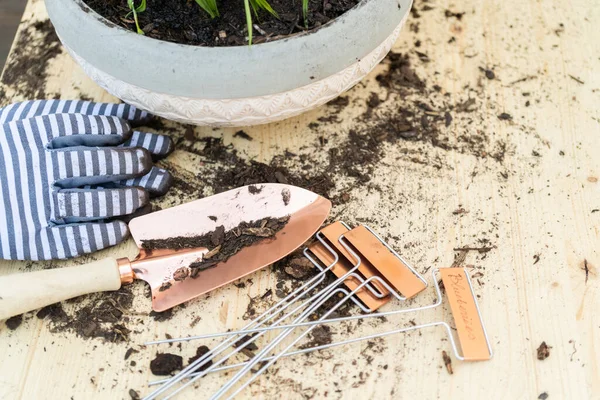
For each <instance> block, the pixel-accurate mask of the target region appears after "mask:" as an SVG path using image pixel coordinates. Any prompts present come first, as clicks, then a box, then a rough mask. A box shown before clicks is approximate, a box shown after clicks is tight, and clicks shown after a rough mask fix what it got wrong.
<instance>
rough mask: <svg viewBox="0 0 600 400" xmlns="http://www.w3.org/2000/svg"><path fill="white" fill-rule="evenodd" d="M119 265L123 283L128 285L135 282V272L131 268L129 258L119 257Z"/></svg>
mask: <svg viewBox="0 0 600 400" xmlns="http://www.w3.org/2000/svg"><path fill="white" fill-rule="evenodd" d="M117 266H118V267H119V275H120V276H121V284H122V285H128V284H130V283H132V282H133V278H135V274H134V273H133V268H131V262H130V261H129V259H128V258H118V259H117Z"/></svg>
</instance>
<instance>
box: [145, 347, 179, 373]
mask: <svg viewBox="0 0 600 400" xmlns="http://www.w3.org/2000/svg"><path fill="white" fill-rule="evenodd" d="M182 367H183V358H181V356H178V355H176V354H170V353H158V354H157V355H156V358H154V360H152V361H150V371H152V373H153V374H154V375H158V376H164V375H171V373H173V372H175V371H179V370H180V369H181V368H182Z"/></svg>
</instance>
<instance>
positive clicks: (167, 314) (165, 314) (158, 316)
mask: <svg viewBox="0 0 600 400" xmlns="http://www.w3.org/2000/svg"><path fill="white" fill-rule="evenodd" d="M148 315H149V316H150V317H152V318H153V319H154V320H155V321H157V322H164V321H168V320H170V319H171V318H173V309H172V308H169V309H168V310H165V311H161V312H157V311H150V314H148Z"/></svg>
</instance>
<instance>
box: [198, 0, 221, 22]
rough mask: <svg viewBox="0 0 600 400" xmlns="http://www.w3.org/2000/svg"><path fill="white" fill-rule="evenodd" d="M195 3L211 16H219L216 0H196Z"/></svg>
mask: <svg viewBox="0 0 600 400" xmlns="http://www.w3.org/2000/svg"><path fill="white" fill-rule="evenodd" d="M196 3H198V5H199V6H200V7H201V8H202V9H203V10H204V11H206V12H207V13H208V15H210V17H211V18H216V17H218V16H219V9H218V7H217V0H196Z"/></svg>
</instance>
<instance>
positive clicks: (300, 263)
mask: <svg viewBox="0 0 600 400" xmlns="http://www.w3.org/2000/svg"><path fill="white" fill-rule="evenodd" d="M283 270H284V271H285V273H286V274H288V275H290V276H292V277H294V278H296V279H304V278H305V277H307V276H308V275H310V274H311V273H313V272H314V270H315V266H314V265H313V264H312V263H311V262H310V261H309V260H308V259H307V258H306V257H294V258H292V259H291V260H289V263H287V265H286V266H285V267H284V269H283Z"/></svg>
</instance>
